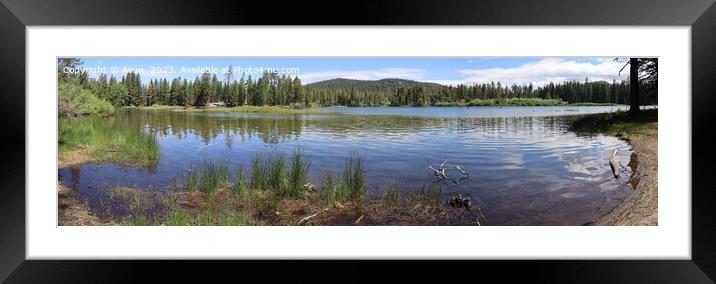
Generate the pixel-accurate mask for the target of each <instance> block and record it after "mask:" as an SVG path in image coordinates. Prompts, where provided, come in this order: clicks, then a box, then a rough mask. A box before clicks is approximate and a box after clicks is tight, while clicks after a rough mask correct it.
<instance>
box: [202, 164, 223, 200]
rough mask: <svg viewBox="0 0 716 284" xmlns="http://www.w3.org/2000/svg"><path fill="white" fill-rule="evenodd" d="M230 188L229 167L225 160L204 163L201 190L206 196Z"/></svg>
mask: <svg viewBox="0 0 716 284" xmlns="http://www.w3.org/2000/svg"><path fill="white" fill-rule="evenodd" d="M228 186H229V166H228V163H227V162H226V161H225V160H221V161H217V162H215V161H206V162H204V173H203V175H202V176H201V188H202V191H203V192H204V193H205V194H206V195H209V196H211V195H213V194H214V193H216V192H217V191H218V190H219V189H221V188H225V187H228Z"/></svg>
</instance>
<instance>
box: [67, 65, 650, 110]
mask: <svg viewBox="0 0 716 284" xmlns="http://www.w3.org/2000/svg"><path fill="white" fill-rule="evenodd" d="M70 63H72V64H74V65H76V64H78V63H79V62H74V61H73V62H70ZM58 72H61V70H60V69H59V68H58ZM58 78H59V79H60V81H61V83H62V82H65V83H68V84H70V83H71V84H75V85H79V86H81V87H82V88H85V89H89V90H91V91H92V92H93V93H94V94H95V95H96V96H97V98H99V99H101V100H104V101H107V102H109V103H110V104H111V105H112V106H114V107H124V106H151V105H155V104H161V105H177V106H198V107H202V106H207V105H209V104H212V103H218V104H220V105H224V106H227V107H234V106H241V105H253V106H261V105H283V106H286V105H292V106H317V105H320V106H431V105H439V104H441V103H465V102H469V101H472V100H476V99H479V100H503V99H512V98H539V99H549V100H561V101H564V102H567V103H615V104H628V103H629V101H630V99H629V96H630V87H629V81H628V80H625V81H616V80H614V81H612V82H605V81H596V82H591V81H589V78H585V79H584V80H583V81H566V82H561V83H549V84H546V85H543V86H540V87H534V86H533V85H532V84H531V83H530V84H527V85H517V84H513V85H509V86H506V85H503V84H502V83H500V82H490V83H482V84H472V85H457V86H439V87H435V84H430V85H427V84H422V83H420V82H414V81H411V82H414V84H410V85H407V86H399V87H397V88H392V89H381V90H378V91H376V90H374V89H371V90H361V89H359V88H355V87H351V88H349V89H343V88H324V87H314V86H312V85H310V84H309V85H308V86H304V85H303V84H302V82H301V80H300V78H298V77H290V76H286V75H278V74H277V73H269V72H266V73H263V74H262V75H261V76H257V78H253V77H252V76H245V75H242V76H241V77H240V78H239V79H238V80H236V79H235V78H232V74H228V75H227V76H226V78H222V79H219V78H217V76H216V75H212V74H209V73H204V74H202V75H201V76H196V77H195V78H194V79H193V80H189V79H187V78H181V77H179V78H174V79H171V80H168V79H166V78H163V79H150V80H147V81H146V82H143V79H142V78H141V75H140V74H138V73H133V72H130V73H127V74H125V75H124V76H122V77H120V78H117V77H115V76H109V77H108V76H107V75H105V74H101V75H100V76H99V77H98V78H96V79H95V78H89V77H88V75H87V74H86V73H79V74H71V75H70V74H62V73H61V74H59V75H58ZM389 80H390V79H388V80H381V81H386V82H388V81H389ZM395 80H397V79H395ZM371 82H372V81H371ZM648 83H651V82H648ZM373 84H374V83H373ZM386 84H388V83H386ZM645 89H649V88H643V89H642V90H645ZM640 93H641V94H640V97H641V102H642V104H653V103H656V98H657V96H656V88H651V89H650V91H648V92H640Z"/></svg>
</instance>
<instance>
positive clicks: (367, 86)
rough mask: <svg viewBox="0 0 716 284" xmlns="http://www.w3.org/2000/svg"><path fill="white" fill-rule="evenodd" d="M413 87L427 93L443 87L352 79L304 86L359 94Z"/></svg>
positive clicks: (389, 80)
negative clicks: (421, 88) (421, 87)
mask: <svg viewBox="0 0 716 284" xmlns="http://www.w3.org/2000/svg"><path fill="white" fill-rule="evenodd" d="M415 86H423V88H424V90H425V91H427V92H430V93H432V92H437V91H438V90H440V89H441V88H443V87H444V86H443V85H440V84H436V83H426V82H418V81H413V80H405V79H395V78H388V79H380V80H374V81H371V80H354V79H344V78H338V79H331V80H326V81H320V82H315V83H311V84H307V85H306V89H309V90H310V89H315V90H319V89H323V90H346V91H347V90H351V89H353V90H355V91H359V92H391V91H395V90H397V89H399V88H404V89H408V88H411V87H415Z"/></svg>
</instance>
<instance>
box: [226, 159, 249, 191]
mask: <svg viewBox="0 0 716 284" xmlns="http://www.w3.org/2000/svg"><path fill="white" fill-rule="evenodd" d="M249 186H250V184H249V181H248V180H247V179H246V174H245V173H244V168H243V167H242V166H241V165H239V166H238V167H236V177H235V178H234V184H232V186H231V191H232V193H234V196H236V197H242V196H244V195H245V194H246V193H247V192H248V191H249Z"/></svg>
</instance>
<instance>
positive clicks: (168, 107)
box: [124, 104, 186, 110]
mask: <svg viewBox="0 0 716 284" xmlns="http://www.w3.org/2000/svg"><path fill="white" fill-rule="evenodd" d="M124 108H132V109H141V110H182V109H185V108H186V107H183V106H171V105H160V104H154V105H151V106H140V107H135V106H126V107H124Z"/></svg>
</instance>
